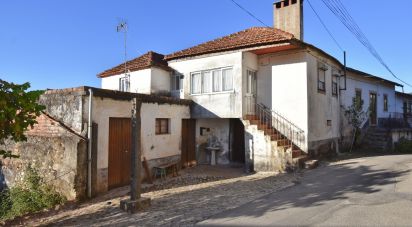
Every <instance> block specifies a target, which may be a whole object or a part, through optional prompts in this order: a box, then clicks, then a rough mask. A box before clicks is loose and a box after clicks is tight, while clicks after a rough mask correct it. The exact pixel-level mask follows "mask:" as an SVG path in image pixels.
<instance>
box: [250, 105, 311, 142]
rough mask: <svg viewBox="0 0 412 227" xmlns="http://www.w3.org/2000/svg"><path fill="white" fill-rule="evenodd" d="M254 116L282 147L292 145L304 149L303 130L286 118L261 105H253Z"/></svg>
mask: <svg viewBox="0 0 412 227" xmlns="http://www.w3.org/2000/svg"><path fill="white" fill-rule="evenodd" d="M255 114H256V116H257V117H258V120H259V121H260V123H261V124H263V125H264V126H265V127H266V130H269V132H271V133H270V135H271V137H275V138H274V139H275V140H276V141H282V142H281V143H282V145H286V146H293V145H294V146H297V147H298V148H300V149H304V140H305V134H304V130H302V129H300V128H299V127H298V126H296V125H295V124H293V123H292V122H291V121H290V120H288V119H287V118H286V117H284V116H282V115H281V114H279V113H278V112H277V111H274V110H271V109H269V108H267V107H266V106H264V105H262V104H256V105H255Z"/></svg>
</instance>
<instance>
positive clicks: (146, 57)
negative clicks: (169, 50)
mask: <svg viewBox="0 0 412 227" xmlns="http://www.w3.org/2000/svg"><path fill="white" fill-rule="evenodd" d="M152 66H156V67H159V68H162V69H165V70H171V69H170V67H169V66H168V65H167V62H166V61H165V60H164V55H163V54H159V53H156V52H153V51H149V52H147V53H146V54H143V55H142V56H140V57H137V58H135V59H133V60H130V61H128V62H127V68H128V70H130V72H133V71H138V70H142V69H147V68H150V67H152ZM122 73H124V63H122V64H119V65H118V66H115V67H113V68H111V69H108V70H106V71H104V72H102V73H99V74H97V77H100V78H102V77H108V76H113V75H118V74H122Z"/></svg>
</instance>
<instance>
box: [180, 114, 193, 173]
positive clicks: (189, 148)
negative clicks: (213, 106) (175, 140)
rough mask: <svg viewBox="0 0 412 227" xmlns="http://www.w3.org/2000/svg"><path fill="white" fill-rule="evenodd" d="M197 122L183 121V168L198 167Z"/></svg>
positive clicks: (191, 120)
mask: <svg viewBox="0 0 412 227" xmlns="http://www.w3.org/2000/svg"><path fill="white" fill-rule="evenodd" d="M195 132H196V120H193V119H182V157H181V161H182V167H189V166H194V165H196V144H195Z"/></svg>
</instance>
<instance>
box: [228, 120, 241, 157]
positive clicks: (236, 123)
mask: <svg viewBox="0 0 412 227" xmlns="http://www.w3.org/2000/svg"><path fill="white" fill-rule="evenodd" d="M230 132H231V133H230V134H231V135H230V138H231V145H230V146H231V149H230V153H229V160H230V162H232V163H240V164H244V163H245V126H244V125H243V123H242V122H241V121H240V119H230Z"/></svg>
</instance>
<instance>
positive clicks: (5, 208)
mask: <svg viewBox="0 0 412 227" xmlns="http://www.w3.org/2000/svg"><path fill="white" fill-rule="evenodd" d="M63 202H65V198H64V197H63V196H62V195H60V194H59V193H57V192H56V191H55V190H54V189H53V188H52V187H51V186H49V185H47V184H45V183H44V182H43V181H42V178H41V177H40V176H39V174H38V172H37V171H36V170H35V169H33V168H32V167H27V168H26V172H25V177H24V180H23V182H22V183H21V184H19V185H17V186H16V187H13V188H11V189H6V190H4V191H2V192H0V220H6V219H11V218H14V217H17V216H21V215H24V214H27V213H31V212H36V211H40V210H43V209H47V208H51V207H54V206H56V205H58V204H62V203H63Z"/></svg>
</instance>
